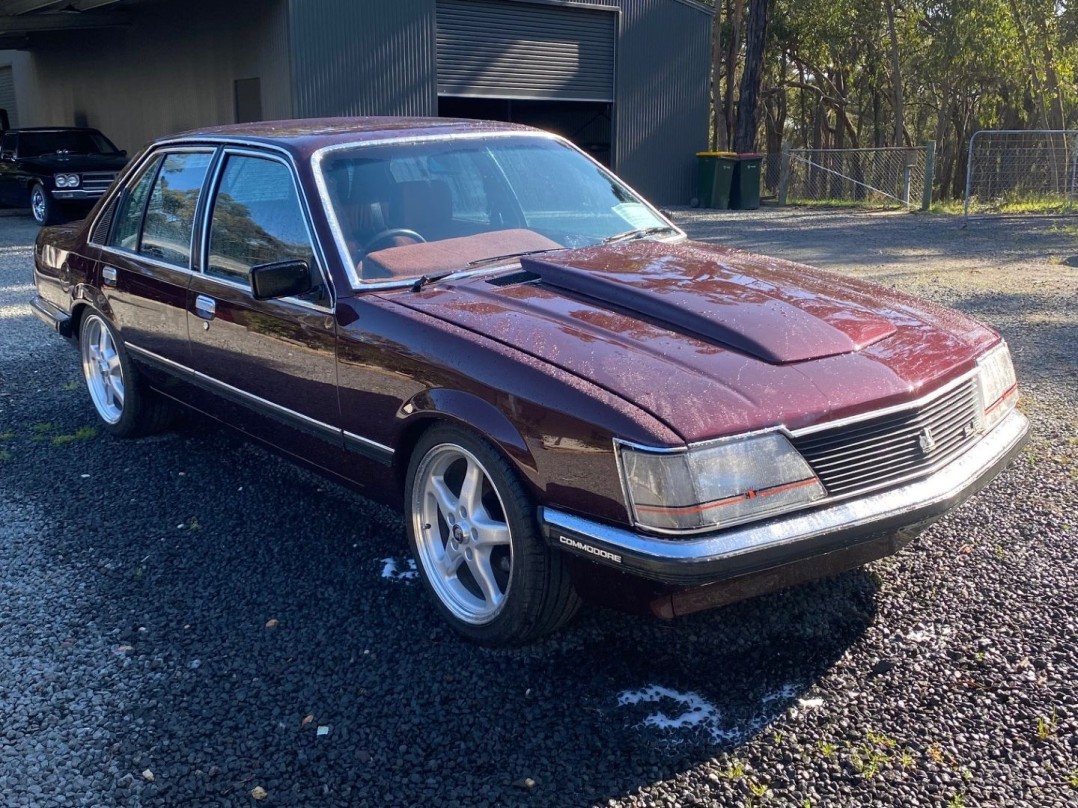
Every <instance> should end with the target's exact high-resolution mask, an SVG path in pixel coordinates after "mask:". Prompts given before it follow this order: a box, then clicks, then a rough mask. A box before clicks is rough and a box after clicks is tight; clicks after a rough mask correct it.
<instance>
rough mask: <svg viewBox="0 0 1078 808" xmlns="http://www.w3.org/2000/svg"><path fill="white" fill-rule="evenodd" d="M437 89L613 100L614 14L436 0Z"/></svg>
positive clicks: (486, 0)
mask: <svg viewBox="0 0 1078 808" xmlns="http://www.w3.org/2000/svg"><path fill="white" fill-rule="evenodd" d="M437 9H438V94H439V95H452V96H470V97H487V98H519V99H543V100H562V101H613V99H614V41H615V39H616V34H617V14H616V13H615V12H614V11H612V10H599V9H596V10H592V9H586V8H579V7H568V6H558V5H553V4H538V3H535V4H529V3H520V2H506V1H505V0H438V6H437Z"/></svg>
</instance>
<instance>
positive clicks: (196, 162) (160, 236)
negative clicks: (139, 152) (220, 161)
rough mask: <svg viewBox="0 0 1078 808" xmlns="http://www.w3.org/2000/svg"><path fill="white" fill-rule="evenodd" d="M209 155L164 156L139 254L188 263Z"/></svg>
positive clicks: (145, 223) (151, 195)
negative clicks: (196, 211) (196, 212)
mask: <svg viewBox="0 0 1078 808" xmlns="http://www.w3.org/2000/svg"><path fill="white" fill-rule="evenodd" d="M212 156H213V155H212V154H211V153H210V152H182V153H177V154H169V155H167V156H166V157H165V161H164V163H162V164H161V170H160V171H159V172H158V174H157V180H156V181H155V182H154V186H153V190H152V191H151V192H150V200H149V203H148V204H147V206H146V217H145V221H144V223H143V226H142V239H141V241H140V243H139V247H138V251H139V253H140V254H142V255H145V256H147V257H149V258H155V259H157V260H158V261H164V262H165V263H168V264H174V265H176V266H181V267H186V266H188V264H189V263H190V261H191V233H192V231H193V230H194V222H195V209H196V208H197V207H198V197H199V194H200V193H201V191H202V183H203V182H204V181H205V179H206V170H207V169H208V168H209V166H210V160H211V158H212Z"/></svg>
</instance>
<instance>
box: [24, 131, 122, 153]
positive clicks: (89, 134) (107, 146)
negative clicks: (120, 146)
mask: <svg viewBox="0 0 1078 808" xmlns="http://www.w3.org/2000/svg"><path fill="white" fill-rule="evenodd" d="M57 152H66V153H68V154H115V153H116V147H115V146H113V145H112V143H110V142H109V139H108V138H107V137H105V136H104V135H103V134H101V133H100V132H95V131H93V130H92V129H84V130H74V131H57V132H20V133H19V156H20V157H40V156H41V155H43V154H56V153H57Z"/></svg>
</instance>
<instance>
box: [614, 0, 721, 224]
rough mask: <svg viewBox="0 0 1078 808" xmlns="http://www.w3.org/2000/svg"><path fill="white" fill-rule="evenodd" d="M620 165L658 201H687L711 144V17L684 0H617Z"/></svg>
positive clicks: (616, 132)
mask: <svg viewBox="0 0 1078 808" xmlns="http://www.w3.org/2000/svg"><path fill="white" fill-rule="evenodd" d="M618 5H619V6H620V7H621V35H620V38H619V41H618V73H617V95H616V98H615V101H614V114H615V123H614V154H615V160H616V169H617V172H618V174H620V175H621V176H622V177H623V178H624V179H625V180H626V181H627V182H628V183H629V184H630V185H632V186H633V187H634V188H637V189H638V190H639V191H641V192H642V193H644V194H645V195H647V196H648V197H649V198H650V199H651V200H652V201H654V202H658V203H661V204H667V205H677V204H680V205H684V204H688V202H689V200H690V199H691V198H692V197H693V195H694V193H693V176H694V175H693V168H694V165H695V154H696V152H698V151H701V150H703V149H706V148H707V145H708V138H707V134H708V71H709V68H710V63H711V14H710V13H708V12H707V11H705V10H703V9H701V8H700V7H697V6H695V5H693V4H690V3H685V2H681V1H680V0H665V2H656V1H655V0H619V2H618Z"/></svg>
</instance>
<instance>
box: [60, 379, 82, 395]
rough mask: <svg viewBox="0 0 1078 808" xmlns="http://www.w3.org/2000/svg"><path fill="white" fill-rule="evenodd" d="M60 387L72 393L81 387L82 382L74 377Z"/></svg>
mask: <svg viewBox="0 0 1078 808" xmlns="http://www.w3.org/2000/svg"><path fill="white" fill-rule="evenodd" d="M60 389H61V390H65V391H67V392H68V393H74V392H75V391H76V390H80V389H82V384H81V383H80V382H79V380H78V379H75V380H73V381H70V382H67V383H66V384H64V385H63V387H61V388H60Z"/></svg>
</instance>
